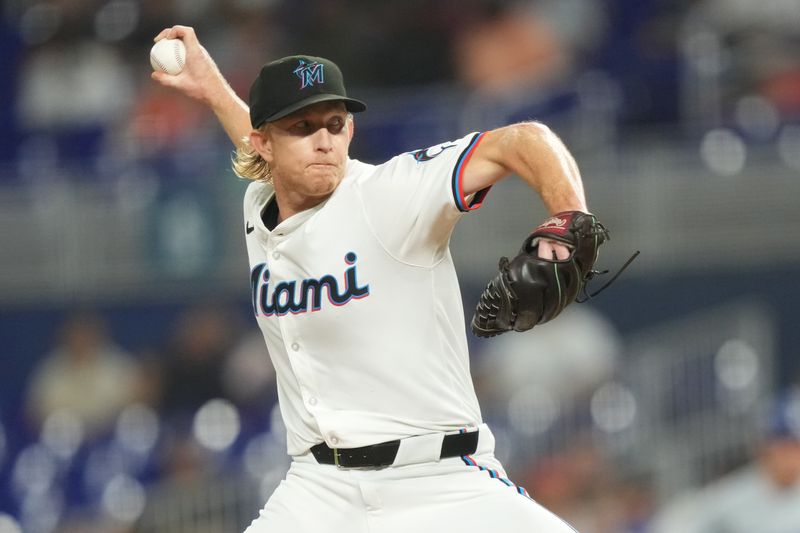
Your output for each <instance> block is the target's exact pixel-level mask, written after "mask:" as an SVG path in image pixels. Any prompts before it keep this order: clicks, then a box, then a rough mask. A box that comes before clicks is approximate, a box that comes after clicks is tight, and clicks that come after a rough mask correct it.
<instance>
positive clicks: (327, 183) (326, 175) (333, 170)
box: [306, 165, 342, 195]
mask: <svg viewBox="0 0 800 533" xmlns="http://www.w3.org/2000/svg"><path fill="white" fill-rule="evenodd" d="M306 178H307V179H306V183H307V184H308V186H309V188H310V189H311V190H312V191H313V193H314V194H316V195H324V194H330V193H332V192H333V191H334V189H336V187H337V186H338V185H339V182H341V181H342V171H341V169H340V168H339V167H336V166H334V165H312V166H310V167H309V168H308V171H307V172H306Z"/></svg>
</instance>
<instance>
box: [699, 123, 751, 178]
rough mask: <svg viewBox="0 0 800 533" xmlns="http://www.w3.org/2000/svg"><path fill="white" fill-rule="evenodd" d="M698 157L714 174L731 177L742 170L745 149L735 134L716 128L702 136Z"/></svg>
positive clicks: (745, 154) (745, 157)
mask: <svg viewBox="0 0 800 533" xmlns="http://www.w3.org/2000/svg"><path fill="white" fill-rule="evenodd" d="M700 155H701V156H702V158H703V162H704V163H705V164H706V166H707V167H708V168H709V169H710V170H711V171H712V172H714V173H715V174H719V175H721V176H733V175H736V174H739V173H740V172H741V171H742V169H743V168H744V164H745V160H746V159H747V147H746V146H745V144H744V141H742V138H741V137H740V136H739V135H738V134H737V133H736V132H734V131H732V130H729V129H725V128H718V129H714V130H711V131H709V132H708V133H706V134H705V135H704V136H703V140H702V141H701V143H700Z"/></svg>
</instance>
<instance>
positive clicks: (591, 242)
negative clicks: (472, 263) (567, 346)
mask: <svg viewBox="0 0 800 533" xmlns="http://www.w3.org/2000/svg"><path fill="white" fill-rule="evenodd" d="M608 238H609V235H608V231H607V230H606V229H605V228H604V227H603V225H602V224H600V223H599V222H597V219H596V218H595V217H594V215H591V214H588V213H583V212H581V211H565V212H563V213H558V214H556V215H554V216H552V217H550V218H548V219H547V220H545V221H544V222H543V223H542V224H541V225H539V227H537V228H536V230H535V231H534V232H533V233H531V234H530V235H529V236H528V238H527V239H525V241H524V242H523V243H522V249H521V250H520V252H519V254H518V255H517V256H516V257H515V258H514V259H512V260H510V261H509V260H508V258H507V257H503V258H501V259H500V273H499V274H498V275H497V276H495V278H494V279H493V280H491V281H490V282H489V285H488V286H487V287H486V289H484V291H483V294H481V298H480V301H479V302H478V305H477V307H476V309H475V316H473V317H472V332H473V333H474V334H475V335H477V336H478V337H493V336H495V335H499V334H500V333H504V332H506V331H510V330H512V329H513V330H514V331H526V330H529V329H531V328H532V327H533V326H535V325H536V324H544V323H545V322H548V321H550V320H552V319H553V318H555V317H556V316H558V314H559V313H561V311H563V310H564V308H565V307H566V306H567V305H569V304H570V303H572V302H573V301H575V299H576V298H577V297H578V295H579V294H580V292H581V290H582V289H584V287H585V285H586V282H587V281H588V280H590V279H591V278H592V277H594V275H595V274H597V271H595V270H593V267H594V263H595V261H596V260H597V251H598V248H599V247H600V245H601V244H603V242H605V241H606V240H608ZM540 239H551V240H554V241H558V242H561V243H564V244H565V245H567V247H569V248H570V252H571V253H570V256H569V257H568V258H567V259H563V260H559V259H555V258H553V259H544V258H540V257H539V255H538V244H539V241H540Z"/></svg>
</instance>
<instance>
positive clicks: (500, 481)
mask: <svg viewBox="0 0 800 533" xmlns="http://www.w3.org/2000/svg"><path fill="white" fill-rule="evenodd" d="M401 446H402V445H401ZM450 531H457V532H459V533H487V532H489V531H491V532H500V533H517V532H518V533H523V532H524V533H575V530H574V529H573V528H572V527H570V526H569V524H567V523H566V522H564V521H563V520H561V519H560V518H558V517H557V516H556V515H554V514H553V513H551V512H550V511H548V510H547V509H545V508H544V507H542V506H541V505H539V504H538V503H536V502H535V501H533V500H532V499H531V498H530V496H529V495H528V494H527V492H526V491H525V489H523V488H521V487H517V486H516V485H514V484H513V483H512V482H511V481H510V480H509V479H508V477H507V475H506V473H505V471H504V470H503V467H502V465H501V464H500V462H499V461H498V460H497V459H496V458H495V457H494V437H492V435H491V432H490V431H489V429H488V427H486V426H485V425H483V426H481V428H480V438H479V442H478V449H477V451H476V452H475V454H473V455H469V456H465V457H453V458H447V459H442V460H439V461H431V462H425V463H420V464H410V465H404V466H391V467H388V468H382V469H340V468H338V467H336V466H333V465H320V464H317V462H316V460H315V459H314V457H313V456H312V455H311V454H310V453H308V454H306V455H303V456H300V457H295V458H294V460H293V461H292V464H291V466H290V468H289V471H288V473H287V475H286V479H285V480H283V481H282V482H281V483H280V485H279V486H278V488H277V489H275V492H274V493H273V494H272V496H271V497H270V499H269V501H268V502H267V504H266V506H265V507H264V508H263V509H262V510H261V511H260V512H259V517H258V518H256V519H255V520H254V521H253V522H252V524H251V525H250V527H248V528H247V530H246V531H245V533H320V532H331V533H446V532H450Z"/></svg>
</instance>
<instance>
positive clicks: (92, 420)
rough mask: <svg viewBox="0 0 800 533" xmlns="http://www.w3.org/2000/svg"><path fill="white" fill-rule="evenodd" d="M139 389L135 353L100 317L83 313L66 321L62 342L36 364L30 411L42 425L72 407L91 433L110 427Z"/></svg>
mask: <svg viewBox="0 0 800 533" xmlns="http://www.w3.org/2000/svg"><path fill="white" fill-rule="evenodd" d="M139 392H140V375H139V371H138V366H137V364H136V362H135V361H134V360H133V358H132V357H130V355H129V354H128V353H126V352H125V351H124V350H123V349H121V348H120V347H119V346H117V345H116V344H114V342H113V341H112V340H111V339H110V338H109V334H108V330H107V328H106V325H105V323H104V321H103V319H102V318H101V317H100V316H98V315H96V314H92V313H84V312H78V313H75V314H74V315H72V316H70V317H69V318H68V319H67V320H66V322H65V323H64V324H63V326H62V328H61V332H60V334H59V337H58V341H57V344H56V346H55V347H54V348H53V349H52V351H51V352H50V353H49V354H47V355H46V356H45V357H44V359H43V360H42V362H41V363H40V364H39V366H38V367H37V368H36V369H35V371H34V374H33V377H32V378H31V382H30V386H29V390H28V398H27V412H28V413H29V415H30V416H31V417H32V419H33V420H34V422H35V424H36V426H37V427H39V426H41V425H42V423H44V421H45V420H46V419H47V418H48V416H50V415H52V414H53V413H56V412H61V411H67V412H69V413H71V415H74V416H77V417H78V419H79V421H80V422H81V424H82V426H83V430H84V431H85V433H86V434H87V435H90V436H91V435H96V434H98V433H101V432H102V431H104V430H105V429H108V428H109V427H110V425H111V424H113V422H114V419H115V417H116V416H117V414H118V413H119V412H120V411H121V410H122V409H123V408H124V407H125V406H126V405H127V404H129V403H130V402H132V401H134V400H135V399H137V398H138V396H139Z"/></svg>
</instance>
